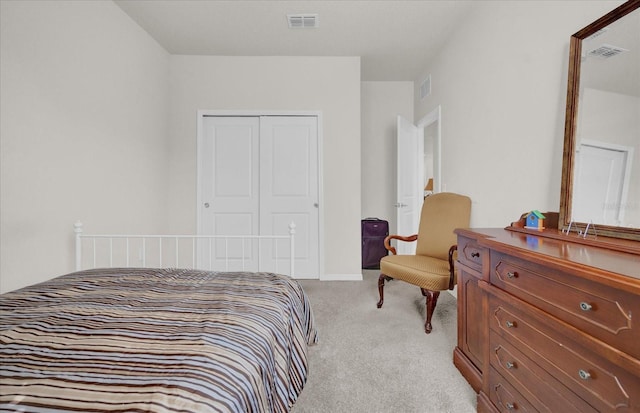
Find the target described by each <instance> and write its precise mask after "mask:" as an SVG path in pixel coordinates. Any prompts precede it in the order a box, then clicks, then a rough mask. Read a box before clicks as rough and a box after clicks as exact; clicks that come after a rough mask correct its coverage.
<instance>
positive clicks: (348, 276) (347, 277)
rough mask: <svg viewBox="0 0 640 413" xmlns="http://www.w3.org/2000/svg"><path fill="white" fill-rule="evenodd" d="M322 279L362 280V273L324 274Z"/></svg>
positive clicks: (321, 276)
mask: <svg viewBox="0 0 640 413" xmlns="http://www.w3.org/2000/svg"><path fill="white" fill-rule="evenodd" d="M320 281H362V274H323V275H320Z"/></svg>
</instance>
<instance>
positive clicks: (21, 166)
mask: <svg viewBox="0 0 640 413" xmlns="http://www.w3.org/2000/svg"><path fill="white" fill-rule="evenodd" d="M0 7H1V8H0V16H1V17H0V18H1V20H0V29H1V32H0V50H1V55H0V73H1V77H0V84H1V101H0V118H1V119H2V122H1V123H0V145H1V169H0V230H1V239H0V243H1V248H0V291H2V292H5V291H9V290H13V289H16V288H19V287H22V286H25V285H28V284H32V283H35V282H39V281H43V280H46V279H48V278H51V277H53V276H57V275H60V274H64V273H66V272H69V271H71V270H73V245H72V240H73V223H74V222H75V221H76V220H82V221H84V223H85V226H86V230H87V231H91V232H94V233H95V232H100V231H122V232H141V231H145V232H150V231H153V230H156V229H161V228H162V224H163V222H164V217H165V193H166V192H165V187H164V184H165V182H166V169H165V165H166V159H165V154H166V136H167V132H166V131H167V109H168V106H167V103H168V68H169V63H168V59H169V56H168V54H167V53H166V52H165V51H164V50H163V49H162V48H161V47H160V46H158V44H157V43H156V42H155V41H154V40H152V39H151V38H150V37H149V36H148V35H147V33H146V32H144V31H143V30H142V29H141V28H140V27H139V26H137V25H136V24H135V23H133V21H131V19H130V18H129V17H128V16H127V15H126V14H124V13H123V12H122V10H120V8H118V7H117V6H116V5H115V4H113V3H112V2H106V1H55V2H53V1H22V2H21V1H2V2H0Z"/></svg>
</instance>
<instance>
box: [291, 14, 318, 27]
mask: <svg viewBox="0 0 640 413" xmlns="http://www.w3.org/2000/svg"><path fill="white" fill-rule="evenodd" d="M287 21H288V22H289V28H290V29H313V28H316V27H319V25H320V21H319V19H318V15H317V14H287Z"/></svg>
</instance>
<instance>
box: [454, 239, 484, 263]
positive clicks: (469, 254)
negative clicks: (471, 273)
mask: <svg viewBox="0 0 640 413" xmlns="http://www.w3.org/2000/svg"><path fill="white" fill-rule="evenodd" d="M487 254H488V251H487V250H486V249H485V248H483V247H481V246H480V245H478V243H477V241H476V240H474V239H472V238H467V237H463V236H461V235H458V261H460V263H461V264H464V265H466V266H467V267H469V268H472V269H474V270H476V271H478V272H482V260H483V257H485V256H486V255H487Z"/></svg>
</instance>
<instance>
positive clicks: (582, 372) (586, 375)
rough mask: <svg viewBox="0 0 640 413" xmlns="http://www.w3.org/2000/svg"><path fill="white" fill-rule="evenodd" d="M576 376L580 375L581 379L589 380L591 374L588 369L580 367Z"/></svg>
mask: <svg viewBox="0 0 640 413" xmlns="http://www.w3.org/2000/svg"><path fill="white" fill-rule="evenodd" d="M578 376H580V378H581V379H582V380H589V379H590V378H591V374H590V373H589V372H588V371H586V370H582V369H580V370H578Z"/></svg>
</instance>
